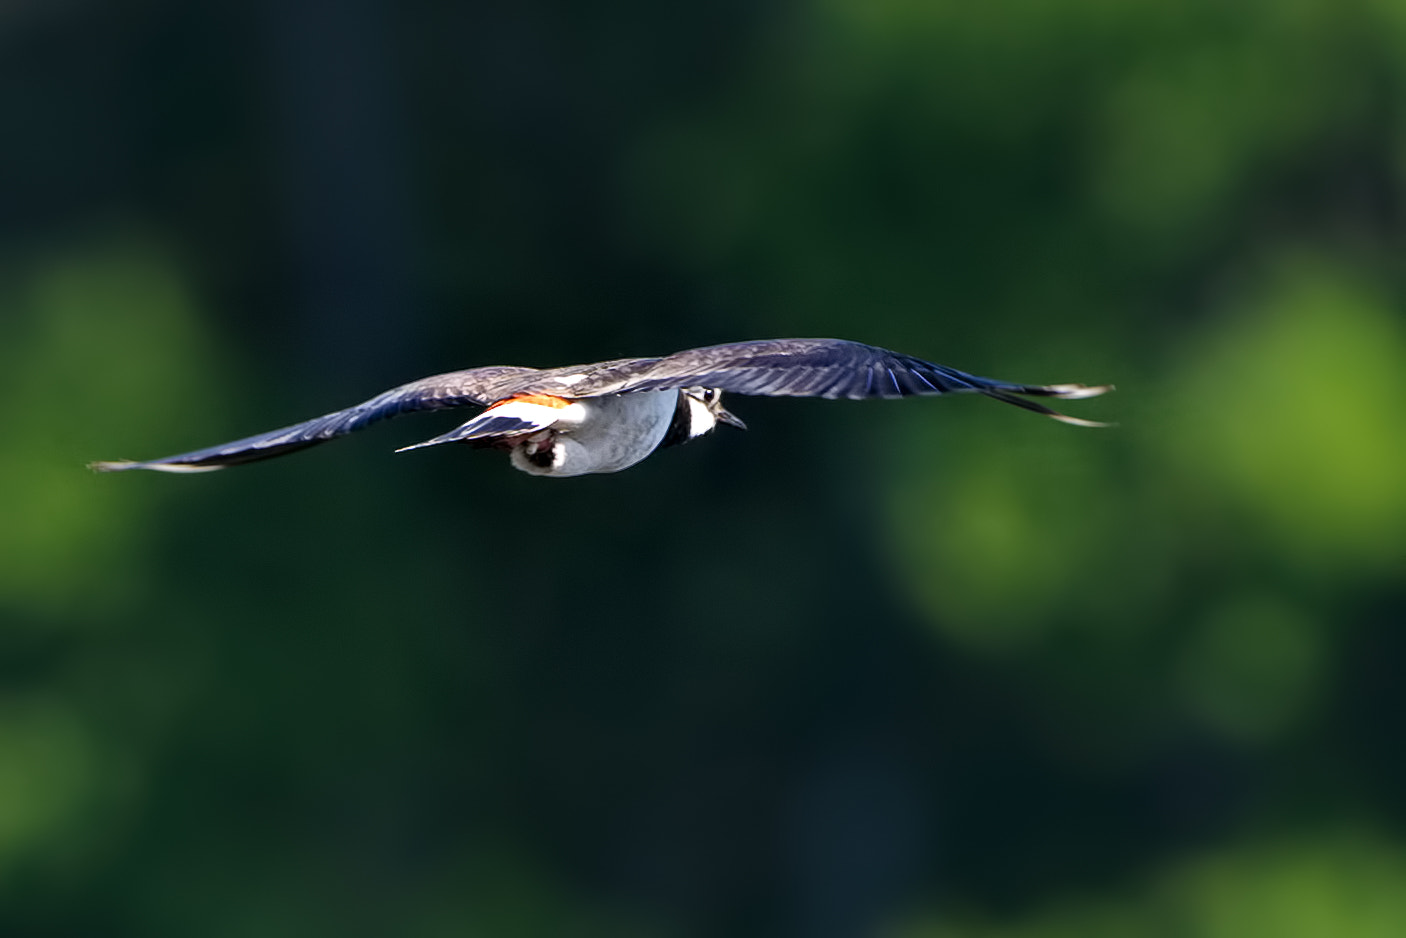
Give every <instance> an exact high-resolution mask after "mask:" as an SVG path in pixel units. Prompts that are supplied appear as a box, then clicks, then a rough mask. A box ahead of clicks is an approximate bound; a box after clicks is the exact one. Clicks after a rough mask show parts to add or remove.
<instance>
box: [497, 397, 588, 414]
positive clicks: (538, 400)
mask: <svg viewBox="0 0 1406 938" xmlns="http://www.w3.org/2000/svg"><path fill="white" fill-rule="evenodd" d="M514 403H523V404H539V405H541V406H542V407H555V408H557V409H561V408H563V407H570V406H571V404H572V402H571V401H569V400H567V399H566V398H564V397H554V396H553V395H551V394H514V395H513V396H512V397H505V398H503V399H502V400H501V401H495V402H494V403H492V404H490V405H489V407H488V409H489V410H492V409H493V408H494V407H501V406H503V405H504V404H514Z"/></svg>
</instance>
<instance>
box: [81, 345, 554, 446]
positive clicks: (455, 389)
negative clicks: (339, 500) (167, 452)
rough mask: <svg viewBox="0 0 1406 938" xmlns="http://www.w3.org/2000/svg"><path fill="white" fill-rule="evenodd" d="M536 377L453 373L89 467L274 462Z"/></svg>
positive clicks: (484, 398)
mask: <svg viewBox="0 0 1406 938" xmlns="http://www.w3.org/2000/svg"><path fill="white" fill-rule="evenodd" d="M536 373H537V370H536V369H535V368H519V367H515V366H509V365H493V366H489V367H487V368H471V369H469V370H467V371H452V372H449V373H447V374H442V375H435V376H433V377H430V378H421V379H420V380H419V381H412V382H410V383H409V384H403V385H401V386H400V387H397V388H392V389H391V390H389V391H386V392H384V393H382V394H378V395H376V396H375V397H373V398H371V399H370V400H367V401H362V402H361V403H360V404H357V405H355V406H354V407H348V408H346V409H345V410H338V411H333V412H332V413H330V414H323V415H322V416H321V417H314V418H312V419H311V420H304V421H303V422H301V423H295V424H292V425H290V426H287V427H280V428H279V429H277V430H269V431H267V432H265V433H256V434H255V435H253V436H247V437H244V438H243V439H240V440H234V441H232V442H229V443H220V444H218V445H216V446H209V447H206V448H205V449H197V450H192V451H191V452H188V453H180V454H177V455H175V456H167V457H165V458H163V459H152V460H146V461H141V462H136V461H128V460H118V461H110V462H95V463H92V464H90V468H92V469H94V470H96V471H98V472H121V471H124V470H127V469H153V470H156V471H158V472H202V471H210V470H214V469H223V468H225V467H226V466H237V465H240V464H241V463H247V462H257V461H259V460H261V459H272V458H273V457H275V456H282V455H284V454H286V453H295V452H297V451H299V450H304V449H308V448H309V447H312V446H317V445H318V444H321V443H326V442H327V441H328V440H333V439H336V438H337V437H339V436H346V435H347V434H348V433H355V432H356V431H358V430H361V429H364V428H365V427H369V426H370V425H371V424H373V423H378V422H380V421H382V420H387V419H389V418H391V417H398V416H400V415H401V414H408V413H414V412H416V411H425V410H447V409H449V408H454V407H471V406H475V405H477V406H483V405H486V404H490V403H492V402H493V401H495V400H498V399H500V398H502V397H504V396H507V395H508V394H512V393H514V392H515V391H516V390H517V389H518V387H519V386H520V385H522V384H523V383H524V382H525V381H530V380H531V376H532V375H535V374H536Z"/></svg>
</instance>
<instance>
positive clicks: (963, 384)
mask: <svg viewBox="0 0 1406 938" xmlns="http://www.w3.org/2000/svg"><path fill="white" fill-rule="evenodd" d="M1112 389H1113V388H1112V385H1092V386H1089V385H1083V384H1048V385H1040V384H1012V383H1010V382H1006V381H996V380H993V379H991V378H981V377H978V376H976V375H971V374H967V373H966V372H962V371H958V370H956V369H955V368H949V367H947V366H945V365H937V364H933V363H932V362H928V361H924V360H922V359H920V358H914V357H913V356H911V355H904V354H901V353H899V352H894V351H890V350H888V349H883V348H878V347H877V346H872V345H864V344H862V343H859V342H851V341H847V340H844V339H761V340H755V341H748V342H731V343H728V344H725V345H712V346H708V347H705V348H695V349H687V350H685V351H681V352H675V353H674V354H672V355H666V356H662V357H657V358H620V359H615V360H613V361H603V362H593V363H591V364H587V365H572V366H568V367H564V368H546V369H538V368H527V367H521V366H515V365H491V366H488V367H483V368H470V369H468V370H465V371H451V372H448V373H446V374H440V375H434V376H432V377H428V378H422V379H420V380H418V381H411V382H410V383H408V384H403V385H400V386H399V387H396V388H392V389H390V390H389V391H385V392H383V393H381V394H378V395H376V396H375V397H373V398H371V399H369V400H366V401H363V402H362V403H360V404H357V405H355V406H353V407H348V408H346V409H344V410H337V411H333V412H332V413H329V414H324V415H323V416H321V417H314V418H312V419H311V420H305V421H303V422H301V423H295V424H292V425H291V426H287V427H282V428H280V429H277V430H270V431H268V432H266V433H259V434H256V435H254V436H250V437H245V438H243V439H240V440H234V441H232V442H229V443H221V444H219V445H217V446H210V447H207V448H205V449H198V450H192V451H191V452H188V453H180V454H177V455H175V456H167V457H165V458H163V459H151V460H145V461H133V460H116V461H103V462H94V463H90V464H89V468H91V469H93V470H95V471H98V472H121V471H125V470H129V469H150V470H155V471H158V472H209V471H212V470H215V469H223V468H225V467H227V466H237V465H241V464H243V463H249V462H256V461H258V460H263V459H270V458H273V457H275V456H283V455H286V454H288V453H293V452H297V451H299V450H304V449H308V448H309V447H312V446H317V445H319V444H322V443H326V442H327V441H328V440H332V439H336V438H337V437H341V436H346V435H347V434H349V433H354V432H356V431H358V430H361V429H364V428H365V427H368V426H370V425H371V424H373V423H378V422H380V421H382V420H385V419H387V418H390V417H398V416H400V415H401V414H408V413H412V412H417V411H436V410H449V409H453V408H461V407H482V408H483V410H482V411H481V412H480V413H478V414H477V415H476V416H474V417H473V418H472V419H470V420H468V421H467V422H465V423H463V424H461V425H460V426H458V427H456V428H455V429H453V430H450V431H449V432H447V433H443V434H440V435H439V436H436V437H434V438H432V439H429V440H426V441H424V442H423V443H416V444H413V445H411V446H405V447H402V448H401V449H398V450H396V452H405V451H408V450H416V449H421V448H423V447H427V446H438V445H441V444H444V443H468V444H471V445H473V446H477V447H491V448H493V449H498V450H506V451H507V453H508V456H509V460H510V461H511V463H512V465H513V467H514V468H516V469H519V470H521V471H523V472H526V473H529V474H531V475H536V476H548V477H556V478H563V477H569V476H581V475H589V474H593V473H607V472H618V471H620V470H622V469H628V468H629V467H630V466H633V465H635V464H636V463H638V462H640V461H641V460H643V459H644V458H645V457H647V456H649V455H650V454H651V453H653V452H655V451H656V450H659V449H662V448H664V447H668V446H673V445H676V444H681V443H686V442H688V441H690V440H695V439H697V438H699V437H701V436H704V435H705V434H708V433H710V432H712V431H713V430H714V429H715V428H716V427H717V426H719V425H720V424H721V425H725V426H731V427H737V428H738V429H742V430H745V429H746V428H747V425H746V424H745V423H744V422H743V421H742V420H741V419H740V418H739V417H737V416H736V415H734V414H733V413H731V412H730V411H728V410H727V409H726V408H725V407H723V404H722V398H723V394H725V393H726V394H741V395H752V396H763V397H819V398H827V399H832V400H833V399H837V398H847V399H851V400H859V399H865V398H898V397H925V396H931V395H938V394H953V393H975V394H981V395H985V396H986V397H990V398H994V399H996V400H998V401H1004V402H1005V403H1007V404H1014V405H1016V406H1018V407H1023V408H1025V409H1026V410H1031V411H1034V412H1035V413H1038V414H1043V415H1045V416H1046V417H1051V418H1053V419H1055V420H1059V421H1062V422H1064V423H1067V424H1072V425H1074V426H1080V427H1101V426H1109V425H1108V424H1104V423H1098V422H1096V421H1092V420H1084V419H1081V418H1078V417H1069V416H1066V415H1064V414H1061V413H1059V412H1057V411H1054V410H1051V409H1050V408H1048V407H1046V406H1045V405H1043V404H1041V403H1039V402H1037V401H1033V400H1027V398H1029V397H1037V398H1039V397H1045V398H1056V399H1060V400H1078V399H1082V398H1087V397H1096V396H1097V395H1100V394H1103V393H1105V392H1107V391H1110V390H1112Z"/></svg>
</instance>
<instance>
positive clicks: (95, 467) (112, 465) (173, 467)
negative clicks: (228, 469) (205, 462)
mask: <svg viewBox="0 0 1406 938" xmlns="http://www.w3.org/2000/svg"><path fill="white" fill-rule="evenodd" d="M88 468H89V469H91V470H92V471H94V472H126V471H127V470H128V469H150V470H151V471H153V472H214V471H215V470H216V469H223V468H224V466H193V465H182V464H181V463H172V462H166V463H161V462H134V461H133V460H130V459H116V460H112V461H110V462H103V461H99V462H90V463H88Z"/></svg>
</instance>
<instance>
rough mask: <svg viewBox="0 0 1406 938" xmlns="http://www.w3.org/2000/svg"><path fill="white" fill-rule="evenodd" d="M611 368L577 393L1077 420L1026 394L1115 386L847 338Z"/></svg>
mask: <svg viewBox="0 0 1406 938" xmlns="http://www.w3.org/2000/svg"><path fill="white" fill-rule="evenodd" d="M611 364H612V370H611V371H610V373H609V374H606V375H599V376H593V378H592V380H590V381H588V382H583V383H582V385H581V386H578V387H576V388H575V389H574V390H573V396H576V397H592V396H600V395H604V394H627V393H630V392H632V391H657V390H667V389H670V388H689V387H706V388H717V389H718V390H720V391H726V392H730V393H732V394H749V395H758V396H767V397H825V398H841V397H843V398H849V399H851V400H862V399H865V398H874V397H878V398H895V397H911V396H925V395H934V394H953V393H977V394H985V395H986V396H988V397H992V398H995V399H996V400H999V401H1004V402H1005V403H1008V404H1015V405H1017V406H1019V407H1024V408H1025V409H1027V410H1033V411H1035V412H1036V413H1040V414H1044V415H1045V416H1048V417H1054V418H1056V419H1060V420H1064V421H1065V422H1067V423H1074V424H1078V425H1095V424H1093V422H1092V421H1085V420H1080V419H1078V418H1074V417H1065V416H1064V415H1063V414H1060V413H1058V412H1056V411H1054V410H1051V409H1050V408H1048V407H1045V406H1044V405H1042V404H1037V403H1035V402H1034V401H1028V400H1024V399H1023V398H1022V397H1021V396H1018V395H1024V396H1027V397H1053V398H1062V399H1065V400H1076V399H1079V398H1084V397H1095V396H1097V395H1099V394H1103V393H1104V392H1106V391H1109V390H1111V389H1112V388H1111V386H1110V385H1095V386H1086V385H1082V384H1053V385H1042V384H1014V383H1011V382H1008V381H997V380H994V379H992V378H982V377H979V376H977V375H972V374H967V373H966V372H964V371H958V370H957V369H955V368H948V367H947V366H945V365H938V364H934V363H933V362H929V361H924V360H923V359H920V358H914V357H912V356H911V355H904V354H901V353H899V352H893V351H889V350H888V349H883V348H878V347H876V346H872V345H864V344H861V343H859V342H847V341H845V340H842V339H763V340H760V341H755V342H733V343H729V344H727V345H713V346H708V347H707V348H698V349H689V350H688V351H684V352H678V353H676V354H673V355H669V356H667V357H665V358H655V359H650V358H641V359H626V360H624V361H621V362H613V363H611Z"/></svg>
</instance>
